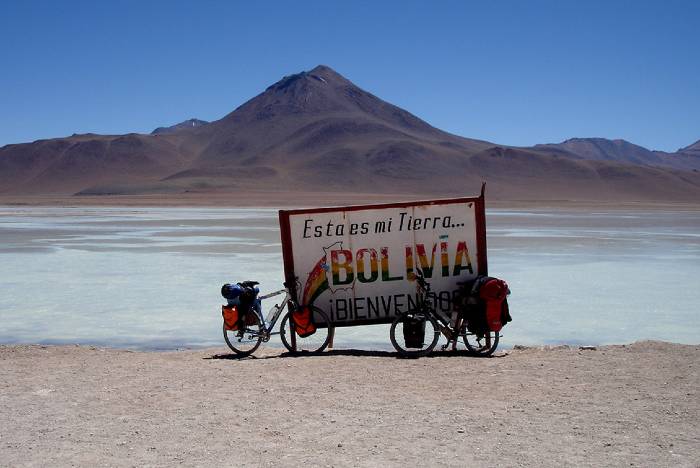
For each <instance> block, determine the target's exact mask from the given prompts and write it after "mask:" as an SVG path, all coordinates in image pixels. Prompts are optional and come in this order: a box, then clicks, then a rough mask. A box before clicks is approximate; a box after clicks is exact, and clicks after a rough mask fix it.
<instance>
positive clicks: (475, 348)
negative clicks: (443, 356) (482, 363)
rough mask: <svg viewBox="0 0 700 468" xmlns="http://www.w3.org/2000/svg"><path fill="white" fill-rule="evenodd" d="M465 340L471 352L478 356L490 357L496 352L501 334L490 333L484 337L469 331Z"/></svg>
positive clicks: (465, 335) (464, 336)
mask: <svg viewBox="0 0 700 468" xmlns="http://www.w3.org/2000/svg"><path fill="white" fill-rule="evenodd" d="M463 338H464V344H465V345H467V349H468V350H469V352H471V353H472V354H474V355H476V356H490V355H492V354H493V352H494V351H496V347H497V346H498V339H499V338H500V334H499V332H494V331H488V332H486V333H484V334H483V335H477V334H474V333H471V332H469V331H468V330H467V333H466V334H464V335H463Z"/></svg>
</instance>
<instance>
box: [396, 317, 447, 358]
mask: <svg viewBox="0 0 700 468" xmlns="http://www.w3.org/2000/svg"><path fill="white" fill-rule="evenodd" d="M409 318H411V319H415V318H419V319H425V320H426V325H428V324H429V325H430V327H431V328H432V331H430V330H426V332H425V335H426V338H428V339H430V335H431V334H432V340H431V341H430V342H429V343H428V345H427V346H426V347H425V348H420V349H418V348H408V347H406V345H405V341H404V346H401V344H400V343H401V340H402V339H403V337H402V336H398V337H397V335H401V334H402V330H403V323H404V321H405V320H407V319H409ZM397 330H399V331H398V332H397ZM389 338H390V339H391V344H392V345H393V346H394V349H395V350H396V351H397V352H398V353H399V355H400V356H402V357H413V358H418V357H422V356H426V355H428V354H429V353H430V352H431V351H432V350H433V349H434V348H435V346H436V345H437V342H438V340H439V339H440V327H439V326H438V324H437V321H436V320H435V317H433V316H432V315H431V314H429V313H425V312H420V311H408V312H404V313H402V314H400V315H398V316H397V317H396V318H395V319H394V321H393V322H392V323H391V328H390V329H389ZM397 338H398V339H397Z"/></svg>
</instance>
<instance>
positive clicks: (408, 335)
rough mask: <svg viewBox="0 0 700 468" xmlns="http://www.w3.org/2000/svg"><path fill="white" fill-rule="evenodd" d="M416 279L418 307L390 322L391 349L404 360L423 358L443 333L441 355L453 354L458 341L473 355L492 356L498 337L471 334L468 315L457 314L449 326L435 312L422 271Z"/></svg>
mask: <svg viewBox="0 0 700 468" xmlns="http://www.w3.org/2000/svg"><path fill="white" fill-rule="evenodd" d="M415 276H416V289H417V291H418V297H417V307H416V308H415V309H413V310H409V311H407V312H404V313H402V314H399V315H398V316H397V317H396V318H395V319H394V321H393V322H392V324H391V328H390V329H389V338H390V339H391V344H392V345H393V346H394V349H396V351H398V353H399V354H400V355H401V356H403V357H422V356H426V355H427V354H429V353H430V352H431V351H432V350H433V349H434V348H435V346H436V345H437V343H438V340H439V339H440V334H441V333H442V334H443V335H444V336H445V337H446V338H447V343H446V344H444V345H443V346H442V350H443V351H444V350H446V349H448V348H449V347H450V346H451V347H452V349H453V350H455V349H457V342H458V340H459V338H460V337H461V338H462V340H463V341H464V344H465V346H466V347H467V349H468V350H469V352H471V353H472V354H474V355H477V356H489V355H491V354H493V352H494V351H495V350H496V347H497V346H498V340H499V338H500V335H499V333H498V332H493V331H485V332H483V333H473V332H471V331H470V330H469V323H468V320H467V319H468V315H469V314H468V313H467V312H468V311H458V312H457V314H456V317H454V323H453V324H452V323H451V321H450V320H447V319H446V318H445V317H443V315H442V314H440V313H438V312H437V311H436V310H435V307H434V306H433V303H432V301H430V300H429V299H431V298H435V297H436V296H435V293H433V292H431V290H430V284H429V283H428V282H427V281H425V277H424V276H423V273H422V271H420V270H417V271H416V273H415ZM458 284H460V285H463V284H465V283H458ZM466 307H478V304H476V303H473V304H466ZM401 335H403V339H404V344H403V346H402V345H401V341H400V338H401ZM482 341H483V344H482Z"/></svg>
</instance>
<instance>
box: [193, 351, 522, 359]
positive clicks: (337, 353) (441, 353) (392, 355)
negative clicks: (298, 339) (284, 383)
mask: <svg viewBox="0 0 700 468" xmlns="http://www.w3.org/2000/svg"><path fill="white" fill-rule="evenodd" d="M507 355H508V353H503V352H501V353H498V354H492V355H491V356H477V355H474V354H472V353H470V352H469V351H467V350H466V349H458V350H456V351H433V352H432V353H430V354H428V355H427V356H421V357H405V356H402V355H400V354H399V353H397V352H395V351H380V350H366V349H331V350H326V351H323V352H321V353H299V354H292V353H290V352H288V351H283V352H281V353H279V354H263V355H260V356H256V355H252V356H239V355H238V354H235V353H222V354H214V355H212V356H209V357H205V358H202V359H227V360H232V361H239V360H243V359H280V358H282V359H285V358H292V359H294V358H305V357H308V358H321V359H322V358H329V357H334V356H354V357H385V358H386V357H388V358H395V359H433V358H450V357H462V358H463V357H469V358H476V359H480V358H484V357H491V358H502V357H506V356H507Z"/></svg>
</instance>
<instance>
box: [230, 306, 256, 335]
mask: <svg viewBox="0 0 700 468" xmlns="http://www.w3.org/2000/svg"><path fill="white" fill-rule="evenodd" d="M253 314H255V311H253V310H251V311H250V312H248V313H247V314H245V315H244V316H241V314H240V312H239V310H238V306H235V305H230V306H229V305H225V306H221V315H223V316H224V327H226V330H238V329H239V328H240V327H245V326H246V325H255V324H256V323H258V321H257V320H256V319H255V315H253Z"/></svg>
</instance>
